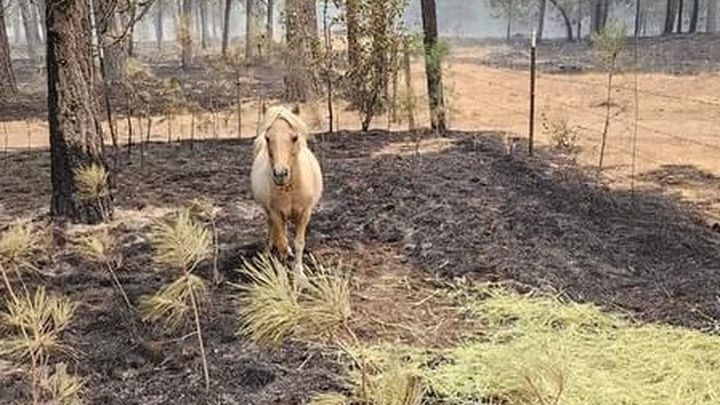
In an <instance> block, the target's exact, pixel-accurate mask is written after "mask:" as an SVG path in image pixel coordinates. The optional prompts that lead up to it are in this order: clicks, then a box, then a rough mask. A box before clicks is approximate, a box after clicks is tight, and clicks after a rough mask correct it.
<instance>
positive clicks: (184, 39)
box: [179, 0, 192, 70]
mask: <svg viewBox="0 0 720 405" xmlns="http://www.w3.org/2000/svg"><path fill="white" fill-rule="evenodd" d="M180 15H181V17H180V30H179V34H180V44H181V46H182V52H181V56H180V58H181V59H180V64H181V66H182V68H183V70H185V69H188V68H189V67H190V64H191V63H192V0H182V8H181V11H180Z"/></svg>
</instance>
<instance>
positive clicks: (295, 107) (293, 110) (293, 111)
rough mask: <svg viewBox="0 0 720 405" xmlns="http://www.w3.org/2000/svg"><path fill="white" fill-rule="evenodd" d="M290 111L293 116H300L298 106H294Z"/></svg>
mask: <svg viewBox="0 0 720 405" xmlns="http://www.w3.org/2000/svg"><path fill="white" fill-rule="evenodd" d="M291 111H292V113H293V114H295V115H297V114H300V104H295V105H294V106H293V108H292V110H291Z"/></svg>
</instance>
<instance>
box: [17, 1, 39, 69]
mask: <svg viewBox="0 0 720 405" xmlns="http://www.w3.org/2000/svg"><path fill="white" fill-rule="evenodd" d="M19 4H20V13H21V14H22V19H23V27H24V29H25V44H26V46H27V55H28V58H29V59H31V60H37V56H38V53H37V45H38V43H39V42H40V34H39V32H38V20H37V13H36V12H35V9H34V8H33V7H32V4H30V1H29V0H19Z"/></svg>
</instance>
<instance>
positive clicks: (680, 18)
mask: <svg viewBox="0 0 720 405" xmlns="http://www.w3.org/2000/svg"><path fill="white" fill-rule="evenodd" d="M684 3H685V2H684V1H683V0H678V18H677V31H676V32H677V33H678V34H682V30H683V7H684Z"/></svg>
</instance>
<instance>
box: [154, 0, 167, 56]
mask: <svg viewBox="0 0 720 405" xmlns="http://www.w3.org/2000/svg"><path fill="white" fill-rule="evenodd" d="M155 6H156V7H157V8H156V10H155V40H156V41H157V47H158V49H162V44H163V40H164V37H165V27H164V25H163V24H164V21H163V20H164V18H165V1H164V0H157V1H156V3H155Z"/></svg>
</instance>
